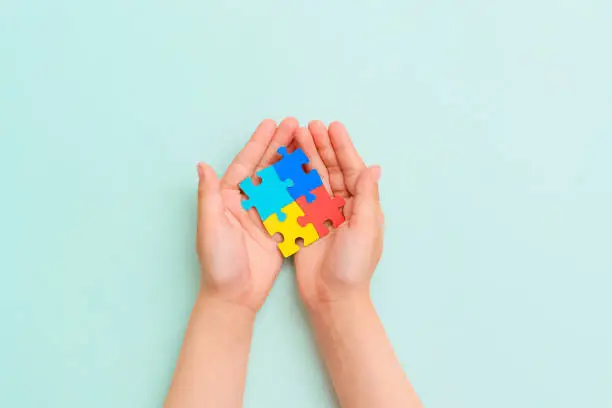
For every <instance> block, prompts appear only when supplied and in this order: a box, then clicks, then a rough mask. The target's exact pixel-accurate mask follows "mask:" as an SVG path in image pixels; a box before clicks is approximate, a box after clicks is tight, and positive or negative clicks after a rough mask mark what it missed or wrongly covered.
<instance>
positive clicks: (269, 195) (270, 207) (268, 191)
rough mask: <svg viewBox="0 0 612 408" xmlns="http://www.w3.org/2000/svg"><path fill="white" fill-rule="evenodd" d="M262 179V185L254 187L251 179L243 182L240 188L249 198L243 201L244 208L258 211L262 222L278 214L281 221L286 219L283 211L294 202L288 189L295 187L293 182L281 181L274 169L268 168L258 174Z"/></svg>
mask: <svg viewBox="0 0 612 408" xmlns="http://www.w3.org/2000/svg"><path fill="white" fill-rule="evenodd" d="M257 175H258V176H259V177H261V184H259V185H257V186H256V185H254V184H253V182H252V180H251V179H250V178H247V179H245V180H243V181H242V182H241V183H240V184H239V186H240V189H241V190H242V191H244V193H245V194H246V195H247V196H248V197H249V198H248V199H247V200H243V201H242V208H244V209H245V210H247V211H248V210H249V209H251V208H253V207H255V208H256V209H257V212H258V213H259V216H260V217H261V219H262V220H265V219H266V218H268V217H270V216H271V215H273V214H276V215H277V216H278V218H279V220H280V221H283V220H284V219H285V214H283V213H282V212H281V209H282V208H283V207H285V206H286V205H287V204H289V203H291V202H293V198H291V196H290V195H289V192H288V191H287V188H289V187H291V186H292V185H293V182H292V181H291V180H284V181H281V180H280V179H279V177H278V175H277V174H276V171H274V168H273V167H271V166H270V167H266V168H265V169H261V170H259V171H258V172H257Z"/></svg>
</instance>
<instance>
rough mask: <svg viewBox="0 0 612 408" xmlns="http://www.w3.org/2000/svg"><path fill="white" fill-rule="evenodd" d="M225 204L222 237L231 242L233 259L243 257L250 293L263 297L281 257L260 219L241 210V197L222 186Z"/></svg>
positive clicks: (276, 270)
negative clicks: (250, 283)
mask: <svg viewBox="0 0 612 408" xmlns="http://www.w3.org/2000/svg"><path fill="white" fill-rule="evenodd" d="M221 194H222V197H223V203H224V206H225V209H226V211H225V216H226V222H227V223H228V224H229V226H230V228H229V229H227V231H228V236H227V237H224V239H227V242H230V243H232V245H233V247H234V253H233V254H232V255H233V256H232V257H231V259H232V260H233V262H240V260H241V259H243V260H244V261H243V262H245V265H244V266H246V269H245V270H247V271H248V273H249V274H250V278H251V281H252V290H253V292H254V293H253V295H254V296H255V297H256V298H258V299H261V298H265V294H266V293H267V292H268V290H269V288H270V287H271V286H272V283H273V282H274V279H275V277H276V274H277V272H278V270H279V269H280V266H281V264H282V257H281V255H280V253H279V251H278V249H277V247H276V242H275V241H274V240H273V239H272V238H271V237H270V236H269V235H268V234H266V233H265V232H264V230H263V228H262V227H261V221H260V220H259V218H258V217H257V215H256V214H254V213H253V212H248V213H247V212H245V211H244V210H243V209H242V205H241V201H242V196H241V194H240V192H239V191H238V190H236V189H233V188H224V189H223V190H222V192H221Z"/></svg>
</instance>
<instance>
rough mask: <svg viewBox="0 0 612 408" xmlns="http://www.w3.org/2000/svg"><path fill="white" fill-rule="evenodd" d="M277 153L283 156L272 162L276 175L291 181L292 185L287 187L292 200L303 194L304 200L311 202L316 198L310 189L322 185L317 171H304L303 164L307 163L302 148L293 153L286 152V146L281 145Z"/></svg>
mask: <svg viewBox="0 0 612 408" xmlns="http://www.w3.org/2000/svg"><path fill="white" fill-rule="evenodd" d="M278 154H280V155H281V156H283V158H282V159H281V160H280V161H279V162H277V163H275V164H274V169H275V170H276V174H278V177H279V178H280V179H281V180H283V181H286V180H291V181H293V186H292V187H289V194H290V195H291V197H292V198H293V199H294V200H297V199H298V198H300V197H302V196H305V197H306V201H308V202H309V203H311V202H313V201H314V200H315V198H317V197H316V196H315V195H314V194H312V190H314V189H315V188H317V187H319V186H322V185H323V180H321V177H320V176H319V172H318V171H316V170H311V171H310V172H308V173H306V172H305V171H304V167H303V166H304V165H305V164H307V163H308V161H309V160H308V157H306V154H304V151H303V150H302V149H296V150H295V151H294V152H293V153H289V152H287V148H286V147H284V146H282V147H279V148H278Z"/></svg>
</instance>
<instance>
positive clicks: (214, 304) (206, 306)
mask: <svg viewBox="0 0 612 408" xmlns="http://www.w3.org/2000/svg"><path fill="white" fill-rule="evenodd" d="M196 307H199V308H201V309H203V310H206V311H207V312H208V313H211V314H214V315H217V316H219V317H220V318H224V319H229V320H232V321H234V322H236V323H241V322H242V323H248V324H251V323H252V322H253V321H254V320H255V313H256V312H255V311H254V310H253V309H251V308H250V307H248V306H246V305H243V304H241V303H239V302H234V301H232V300H228V299H224V298H222V297H219V296H216V295H214V294H213V293H209V292H207V291H200V292H199V293H198V297H197V299H196Z"/></svg>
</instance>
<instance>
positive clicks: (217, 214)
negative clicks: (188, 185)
mask: <svg viewBox="0 0 612 408" xmlns="http://www.w3.org/2000/svg"><path fill="white" fill-rule="evenodd" d="M197 170H198V179H199V182H198V229H200V228H202V227H204V224H205V220H207V219H211V217H213V219H217V218H218V219H221V218H222V216H223V200H222V197H221V183H220V182H219V178H218V177H217V175H216V174H215V171H214V170H213V169H212V168H211V167H210V166H209V165H207V164H205V163H198V166H197Z"/></svg>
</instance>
